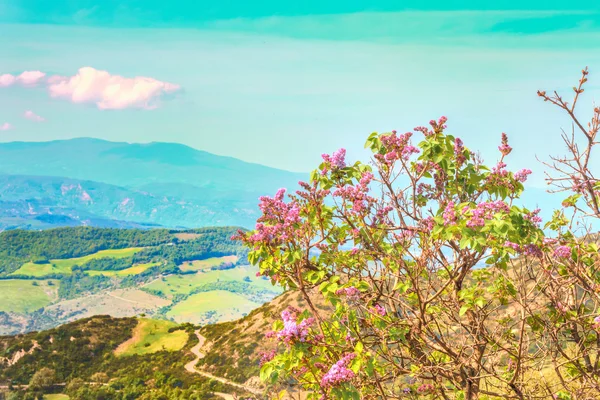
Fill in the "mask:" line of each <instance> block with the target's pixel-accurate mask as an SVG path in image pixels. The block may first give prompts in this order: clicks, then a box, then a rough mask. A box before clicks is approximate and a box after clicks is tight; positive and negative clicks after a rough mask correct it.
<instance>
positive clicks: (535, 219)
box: [525, 208, 542, 226]
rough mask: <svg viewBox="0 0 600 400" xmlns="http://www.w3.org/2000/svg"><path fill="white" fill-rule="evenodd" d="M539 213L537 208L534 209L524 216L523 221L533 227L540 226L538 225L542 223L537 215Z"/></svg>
mask: <svg viewBox="0 0 600 400" xmlns="http://www.w3.org/2000/svg"><path fill="white" fill-rule="evenodd" d="M540 211H541V210H540V209H539V208H536V209H535V210H533V211H532V212H530V213H529V214H526V215H525V219H526V220H528V221H531V223H532V224H534V225H535V226H540V224H541V223H542V217H540V216H539V215H538V214H539V213H540Z"/></svg>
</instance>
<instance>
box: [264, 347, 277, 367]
mask: <svg viewBox="0 0 600 400" xmlns="http://www.w3.org/2000/svg"><path fill="white" fill-rule="evenodd" d="M273 358H275V350H271V351H263V352H261V353H260V366H262V365H263V364H265V363H267V362H269V361H271V360H272V359H273Z"/></svg>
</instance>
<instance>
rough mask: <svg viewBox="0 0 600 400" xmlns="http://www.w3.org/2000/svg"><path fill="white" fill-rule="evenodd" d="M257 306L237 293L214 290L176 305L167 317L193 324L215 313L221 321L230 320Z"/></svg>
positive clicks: (193, 296) (196, 295)
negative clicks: (210, 313)
mask: <svg viewBox="0 0 600 400" xmlns="http://www.w3.org/2000/svg"><path fill="white" fill-rule="evenodd" d="M259 306H260V304H257V303H253V302H251V301H249V300H248V299H246V298H245V297H244V296H242V295H239V294H237V293H231V292H227V291H224V290H214V291H211V292H204V293H198V294H194V295H192V296H190V297H189V298H187V299H186V300H184V301H182V302H180V303H177V304H176V305H175V306H173V308H172V309H171V310H170V311H169V312H168V313H167V316H168V317H172V318H174V319H175V320H176V321H178V322H195V321H198V320H200V319H201V317H202V315H204V314H205V313H207V312H209V311H215V312H216V313H218V314H220V315H221V319H232V317H233V318H235V317H236V316H238V315H240V314H243V313H249V312H250V311H252V310H253V309H255V308H257V307H259Z"/></svg>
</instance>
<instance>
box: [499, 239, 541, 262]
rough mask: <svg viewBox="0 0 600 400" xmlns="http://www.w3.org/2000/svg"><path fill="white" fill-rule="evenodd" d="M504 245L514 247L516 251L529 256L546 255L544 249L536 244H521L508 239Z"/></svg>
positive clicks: (538, 256) (539, 256)
mask: <svg viewBox="0 0 600 400" xmlns="http://www.w3.org/2000/svg"><path fill="white" fill-rule="evenodd" d="M504 247H509V248H511V249H513V250H514V251H516V252H517V253H519V254H524V255H527V256H533V257H537V258H542V256H543V255H544V254H543V253H542V250H541V249H540V248H539V247H538V246H537V245H535V244H527V245H525V246H521V245H518V244H516V243H513V242H509V241H506V242H505V243H504Z"/></svg>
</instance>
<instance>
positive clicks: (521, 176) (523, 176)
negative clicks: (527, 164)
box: [515, 168, 531, 182]
mask: <svg viewBox="0 0 600 400" xmlns="http://www.w3.org/2000/svg"><path fill="white" fill-rule="evenodd" d="M530 174H531V170H530V169H526V168H525V169H522V170H520V171H518V172H517V173H516V174H515V179H516V180H517V181H519V182H525V181H526V180H527V177H528V176H529V175H530Z"/></svg>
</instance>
